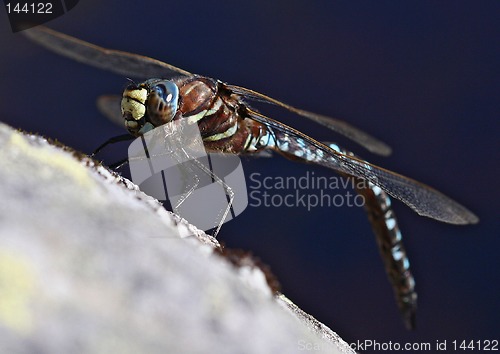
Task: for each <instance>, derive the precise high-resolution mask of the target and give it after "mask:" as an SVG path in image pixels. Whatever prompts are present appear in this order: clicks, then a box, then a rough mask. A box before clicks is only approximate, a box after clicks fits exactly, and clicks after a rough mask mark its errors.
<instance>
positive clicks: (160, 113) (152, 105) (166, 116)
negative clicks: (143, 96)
mask: <svg viewBox="0 0 500 354" xmlns="http://www.w3.org/2000/svg"><path fill="white" fill-rule="evenodd" d="M178 101H179V88H178V87H177V85H176V84H174V83H173V82H172V81H168V80H163V81H160V82H158V83H156V85H154V86H153V87H152V88H151V92H150V94H149V97H148V113H149V120H150V121H151V123H153V125H154V126H156V127H157V126H160V125H163V124H165V123H168V122H170V121H171V120H172V119H173V118H174V116H175V114H176V113H177V104H178Z"/></svg>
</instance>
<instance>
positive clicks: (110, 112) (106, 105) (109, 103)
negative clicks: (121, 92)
mask: <svg viewBox="0 0 500 354" xmlns="http://www.w3.org/2000/svg"><path fill="white" fill-rule="evenodd" d="M121 99H122V98H121V96H118V95H103V96H99V97H98V98H97V102H96V105H97V108H98V109H99V112H101V113H102V114H103V115H104V116H106V117H107V118H108V119H109V120H110V121H112V122H113V123H115V124H116V125H119V126H120V127H122V128H125V120H124V119H123V117H122V112H121V109H120V104H121Z"/></svg>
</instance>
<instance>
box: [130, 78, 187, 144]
mask: <svg viewBox="0 0 500 354" xmlns="http://www.w3.org/2000/svg"><path fill="white" fill-rule="evenodd" d="M178 101H179V88H178V87H177V85H176V84H174V83H173V82H172V81H169V80H161V79H150V80H147V81H144V82H143V83H140V84H139V85H136V84H135V83H132V84H130V85H129V86H127V88H126V89H125V90H124V91H123V96H122V101H121V111H122V116H123V118H124V120H125V127H126V128H127V130H128V131H129V132H130V134H132V135H134V136H140V135H142V134H144V133H146V132H147V131H149V130H152V129H154V128H156V127H159V126H161V125H163V124H166V123H168V122H170V121H172V119H174V117H175V114H176V113H177V107H178Z"/></svg>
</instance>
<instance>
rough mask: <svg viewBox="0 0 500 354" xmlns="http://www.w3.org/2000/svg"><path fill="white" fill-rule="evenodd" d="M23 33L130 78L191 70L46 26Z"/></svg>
mask: <svg viewBox="0 0 500 354" xmlns="http://www.w3.org/2000/svg"><path fill="white" fill-rule="evenodd" d="M23 33H24V34H25V35H26V36H27V37H28V38H29V39H31V40H33V41H34V42H36V43H38V44H40V45H41V46H43V47H45V48H47V49H49V50H51V51H53V52H56V53H57V54H60V55H63V56H66V57H68V58H71V59H74V60H76V61H79V62H82V63H84V64H87V65H91V66H95V67H97V68H100V69H104V70H108V71H111V72H114V73H116V74H120V75H123V76H127V77H130V78H142V79H145V78H147V79H149V78H153V77H154V78H169V77H172V76H174V75H191V73H189V72H188V71H185V70H182V69H179V68H177V67H175V66H173V65H170V64H167V63H164V62H161V61H159V60H156V59H153V58H149V57H146V56H142V55H138V54H132V53H127V52H122V51H119V50H113V49H106V48H102V47H99V46H96V45H94V44H91V43H88V42H85V41H82V40H80V39H77V38H74V37H71V36H68V35H66V34H63V33H60V32H57V31H54V30H51V29H49V28H47V27H44V26H38V27H34V28H32V29H30V30H27V31H23Z"/></svg>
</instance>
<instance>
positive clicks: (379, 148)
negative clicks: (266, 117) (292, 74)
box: [224, 84, 391, 156]
mask: <svg viewBox="0 0 500 354" xmlns="http://www.w3.org/2000/svg"><path fill="white" fill-rule="evenodd" d="M224 85H225V86H226V87H227V88H228V89H229V90H230V91H232V92H234V93H236V94H238V95H242V96H243V97H246V98H249V99H252V100H257V101H261V102H265V103H270V104H274V105H277V106H280V107H283V108H285V109H287V110H289V111H290V112H293V113H295V114H297V115H299V116H302V117H305V118H308V119H310V120H312V121H314V122H316V123H318V124H321V125H323V126H325V127H327V128H328V129H331V130H333V131H335V132H337V133H339V134H342V135H343V136H345V137H347V138H349V139H351V140H352V141H355V142H356V143H358V144H359V145H361V146H363V147H364V148H366V149H367V150H368V151H370V152H373V153H375V154H378V155H382V156H388V155H390V154H391V148H390V147H389V146H388V145H387V144H385V143H383V142H382V141H380V140H378V139H377V138H374V137H373V136H371V135H369V134H367V133H365V132H363V131H362V130H360V129H358V128H356V127H354V126H352V125H350V124H349V123H346V122H344V121H342V120H338V119H334V118H331V117H327V116H323V115H320V114H316V113H312V112H309V111H305V110H303V109H300V108H296V107H293V106H290V105H288V104H286V103H283V102H281V101H278V100H276V99H274V98H271V97H269V96H266V95H264V94H262V93H259V92H257V91H253V90H250V89H247V88H244V87H240V86H234V85H226V84H224Z"/></svg>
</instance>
